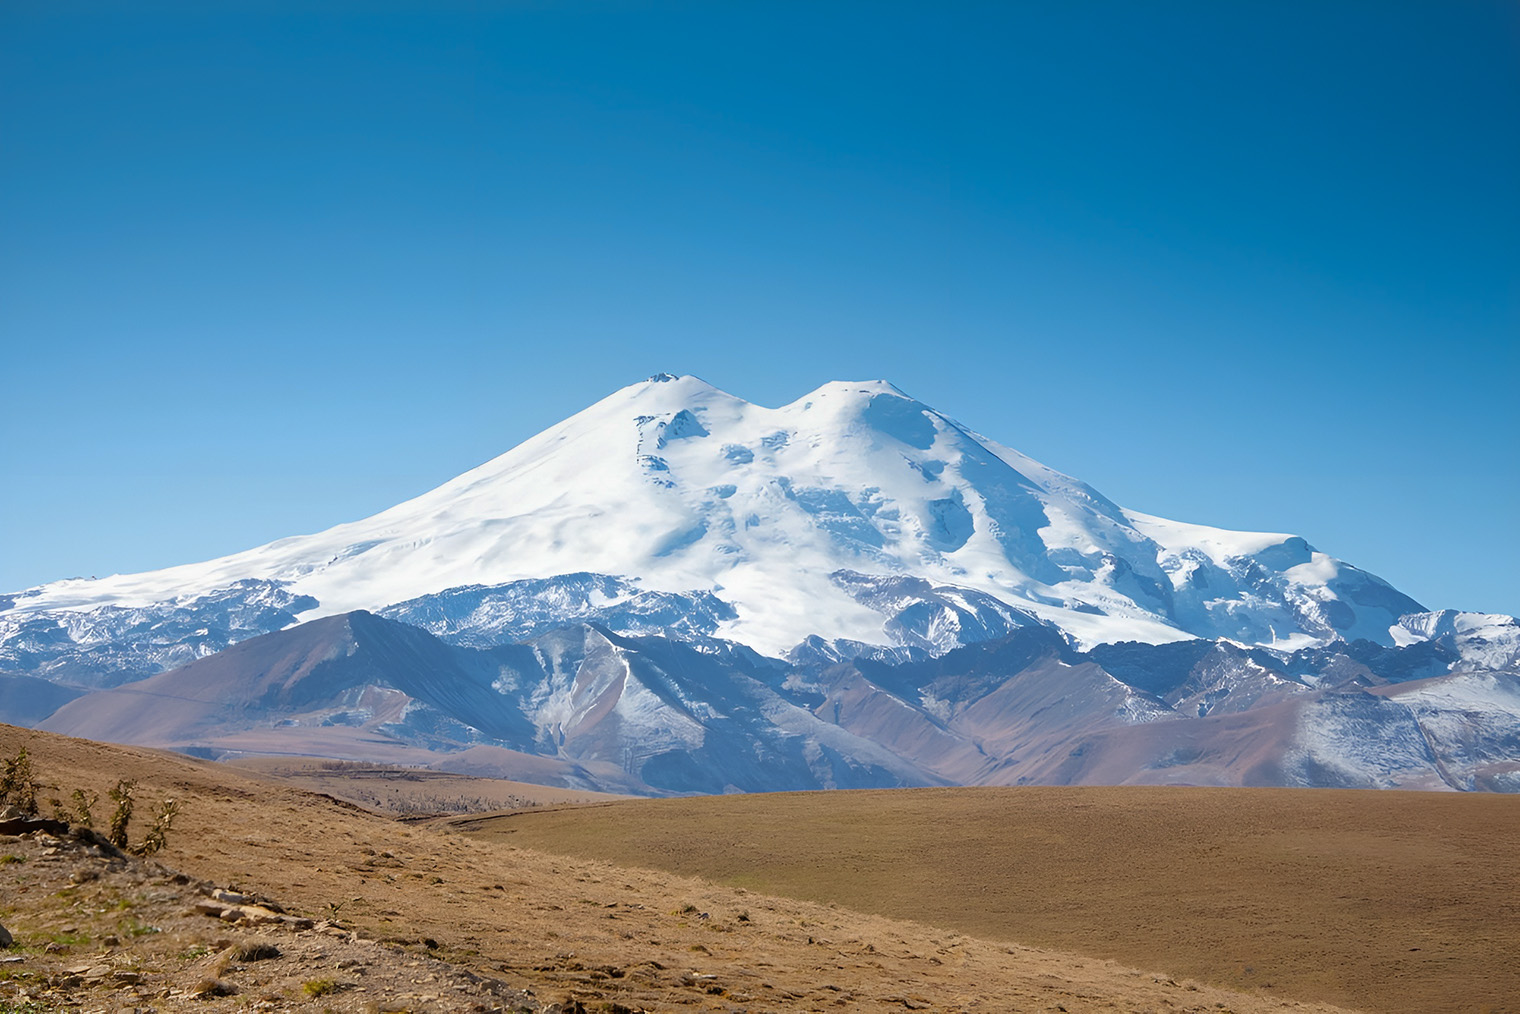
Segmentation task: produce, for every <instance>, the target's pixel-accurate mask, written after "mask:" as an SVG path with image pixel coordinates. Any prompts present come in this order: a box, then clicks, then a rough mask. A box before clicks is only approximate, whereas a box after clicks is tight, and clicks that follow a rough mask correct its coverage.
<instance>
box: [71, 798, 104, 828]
mask: <svg viewBox="0 0 1520 1014" xmlns="http://www.w3.org/2000/svg"><path fill="white" fill-rule="evenodd" d="M69 798H70V802H72V803H73V804H74V819H73V823H75V824H78V825H79V826H80V827H94V826H95V815H94V814H92V813H91V812H90V810H91V809H92V808H93V807H94V806H95V804H96V803H97V802H99V801H100V794H99V793H96V792H92V793H90V794H89V795H88V796H86V795H85V794H84V790H83V789H75V790H74V794H73V795H72V796H71V797H69Z"/></svg>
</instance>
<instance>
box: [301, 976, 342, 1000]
mask: <svg viewBox="0 0 1520 1014" xmlns="http://www.w3.org/2000/svg"><path fill="white" fill-rule="evenodd" d="M337 991H338V984H337V983H336V982H334V981H333V980H331V979H308V980H306V981H305V982H303V983H301V992H303V993H305V994H306V995H307V996H310V997H318V996H327V995H328V994H329V993H336V992H337Z"/></svg>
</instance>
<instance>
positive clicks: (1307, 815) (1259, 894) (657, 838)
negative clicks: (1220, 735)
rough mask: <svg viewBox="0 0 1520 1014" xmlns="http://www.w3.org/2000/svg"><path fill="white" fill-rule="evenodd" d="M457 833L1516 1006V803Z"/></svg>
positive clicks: (1089, 808) (680, 804)
mask: <svg viewBox="0 0 1520 1014" xmlns="http://www.w3.org/2000/svg"><path fill="white" fill-rule="evenodd" d="M455 826H456V827H460V828H461V829H464V830H467V831H469V832H470V833H471V834H472V835H474V836H477V837H481V838H484V839H486V840H497V841H504V842H510V843H512V844H516V845H519V846H522V847H526V848H532V849H536V850H542V851H546V852H554V853H561V854H566V855H574V856H582V857H588V858H596V859H601V860H604V861H607V862H612V863H616V864H620V865H627V866H633V867H644V868H651V869H658V870H666V871H670V872H674V873H680V874H684V875H690V876H698V877H703V878H708V879H710V880H713V881H716V882H718V883H722V884H729V885H734V886H738V887H742V888H746V889H748V890H753V891H758V892H766V893H770V894H778V895H785V896H788V897H792V898H798V899H805V900H809V901H815V902H821V903H834V904H837V905H839V906H844V907H848V908H849V909H852V910H856V911H860V912H869V913H877V914H881V915H885V916H890V917H893V918H899V919H911V920H915V921H918V922H923V923H928V924H931V925H934V926H940V927H945V928H947V929H953V930H957V931H960V932H963V933H966V934H970V935H972V936H975V937H978V938H984V939H991V940H1006V941H1018V942H1020V943H1023V944H1033V945H1037V946H1041V947H1052V948H1059V949H1062V950H1067V951H1074V952H1079V953H1082V954H1088V955H1092V956H1095V957H1099V958H1108V959H1113V960H1116V961H1120V962H1124V963H1126V964H1130V965H1135V966H1138V967H1144V968H1155V969H1160V970H1162V971H1164V972H1166V973H1167V974H1169V975H1172V976H1176V977H1183V976H1187V977H1191V978H1194V979H1197V980H1200V981H1204V982H1208V983H1213V984H1217V985H1222V986H1226V987H1229V988H1232V989H1237V990H1243V991H1247V992H1250V993H1254V994H1257V995H1261V994H1267V995H1276V996H1280V997H1283V998H1293V999H1299V1000H1323V1001H1328V1002H1332V1003H1337V1004H1342V1005H1347V1006H1353V1007H1362V1008H1366V1009H1369V1010H1376V1011H1388V1012H1398V1014H1431V1012H1453V1014H1455V1012H1470V1014H1479V1012H1485V1011H1487V1012H1491V1014H1500V1012H1505V1014H1514V1012H1520V1000H1517V998H1520V961H1517V958H1516V955H1520V799H1517V798H1512V797H1504V796H1492V795H1473V794H1455V793H1449V794H1448V793H1405V792H1338V791H1324V790H1304V791H1299V790H1273V789H1246V790H1236V789H1182V788H1079V789H1071V788H1017V789H922V790H919V789H915V790H901V791H878V792H839V793H787V794H775V795H755V796H726V797H706V798H693V799H680V800H641V801H633V802H619V803H608V804H600V805H595V806H582V807H573V808H561V809H547V810H546V809H539V810H534V811H531V812H524V813H522V814H517V815H508V816H499V817H488V818H479V819H470V818H461V819H460V820H458V821H456V822H455Z"/></svg>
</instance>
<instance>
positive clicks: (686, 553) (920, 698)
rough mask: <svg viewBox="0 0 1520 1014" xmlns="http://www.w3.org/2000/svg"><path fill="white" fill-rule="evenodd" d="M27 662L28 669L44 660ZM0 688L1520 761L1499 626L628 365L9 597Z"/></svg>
mask: <svg viewBox="0 0 1520 1014" xmlns="http://www.w3.org/2000/svg"><path fill="white" fill-rule="evenodd" d="M39 677H40V679H39ZM0 683H3V684H4V685H3V686H0V720H5V721H23V722H27V723H29V724H36V725H40V726H41V727H44V728H48V729H52V730H54V731H60V732H69V733H72V734H76V735H86V736H93V737H97V738H102V739H115V740H118V741H126V742H137V743H145V744H149V745H158V746H167V747H172V748H175V749H182V750H189V751H192V752H196V753H199V754H202V755H205V756H220V755H222V754H223V753H226V752H229V751H233V752H235V751H253V752H271V751H273V752H295V753H308V754H317V755H323V756H336V757H354V758H358V757H364V758H368V759H372V760H390V761H395V762H404V763H421V764H433V765H435V766H438V767H442V768H445V769H448V770H455V771H465V772H470V773H482V774H497V775H506V776H509V777H518V778H524V779H528V780H543V781H549V782H558V783H561V784H573V785H581V786H588V787H591V786H595V787H601V788H608V789H614V790H617V791H633V792H656V793H669V792H692V791H701V792H720V791H730V790H736V789H737V790H742V791H753V790H760V789H798V788H827V787H842V786H890V785H934V784H1016V783H1023V782H1048V783H1082V782H1103V783H1130V782H1151V783H1187V784H1262V785H1335V786H1358V787H1405V788H1455V789H1489V790H1498V791H1520V624H1517V621H1516V620H1515V619H1514V618H1513V617H1507V616H1492V615H1486V614H1477V613H1459V612H1452V611H1445V612H1427V611H1425V610H1424V608H1423V607H1422V606H1420V605H1419V604H1418V603H1416V602H1414V601H1413V600H1411V599H1410V598H1409V597H1408V596H1405V595H1403V594H1402V593H1400V592H1398V591H1396V590H1395V589H1394V588H1392V587H1390V586H1389V585H1388V584H1387V583H1385V582H1384V581H1382V580H1380V579H1379V578H1376V577H1374V576H1372V575H1370V574H1367V573H1365V572H1363V571H1360V570H1358V569H1356V568H1355V567H1352V566H1350V565H1348V564H1345V563H1342V562H1340V561H1338V560H1336V559H1334V558H1333V557H1330V556H1328V555H1326V554H1324V553H1322V552H1319V551H1318V550H1316V549H1314V548H1313V547H1312V546H1310V545H1308V544H1307V543H1306V542H1305V541H1304V540H1303V539H1301V538H1298V537H1296V536H1291V535H1282V534H1267V533H1250V532H1231V531H1224V530H1221V529H1216V528H1207V527H1204V526H1200V525H1193V524H1184V523H1181V522H1175V521H1167V520H1164V519H1161V518H1157V517H1153V516H1150V515H1147V514H1142V513H1139V512H1137V511H1132V510H1126V509H1124V508H1121V507H1119V506H1118V505H1116V504H1114V503H1113V502H1112V501H1110V500H1108V499H1107V498H1105V497H1104V496H1103V495H1102V494H1100V493H1099V492H1097V491H1096V490H1095V489H1093V488H1092V487H1090V486H1088V485H1086V484H1084V483H1082V482H1079V481H1078V480H1076V479H1073V478H1071V477H1069V476H1066V475H1062V474H1061V473H1059V472H1056V471H1053V470H1052V469H1049V468H1047V467H1045V466H1044V465H1041V464H1039V463H1038V462H1035V461H1033V460H1031V459H1029V458H1027V457H1025V456H1024V455H1022V454H1020V453H1018V452H1017V451H1014V450H1011V449H1009V448H1007V447H1004V446H1002V445H1000V444H997V443H994V442H993V441H991V440H988V439H987V438H985V437H982V436H980V435H978V434H976V433H974V432H972V431H971V430H969V429H967V428H966V427H964V426H962V425H960V424H959V423H957V422H955V421H954V420H953V419H951V418H949V417H947V416H945V415H942V414H940V413H939V412H936V411H934V410H933V409H931V408H929V407H927V406H925V405H923V404H921V403H919V402H917V401H914V400H913V399H912V398H910V397H908V396H907V395H906V394H904V393H902V392H901V391H899V390H898V389H897V388H895V387H892V386H891V385H890V384H886V383H882V382H871V383H833V384H826V385H824V386H823V387H821V388H819V389H818V390H816V391H814V392H812V393H811V394H809V395H807V396H805V397H803V398H802V399H800V400H798V401H796V402H793V403H792V404H789V405H784V406H782V407H780V408H774V409H772V408H764V407H760V406H756V405H751V404H749V403H747V402H744V401H742V400H740V399H738V398H735V397H733V396H732V395H729V394H725V393H724V392H722V391H719V390H717V389H716V388H713V387H711V386H709V385H707V384H705V383H703V382H702V381H700V380H697V379H695V378H691V377H671V376H667V375H660V376H657V377H654V378H651V379H650V380H649V381H646V382H645V383H642V384H635V385H633V386H632V387H628V388H625V389H623V390H621V391H619V392H617V393H615V394H613V395H612V396H610V397H608V398H606V399H604V400H603V401H601V402H598V403H597V404H595V405H593V406H591V407H590V408H588V409H586V410H585V411H584V412H581V413H579V414H578V415H575V416H573V417H571V418H570V419H567V420H565V421H564V422H562V423H560V424H559V425H557V426H554V427H552V428H550V429H548V430H546V431H544V432H543V433H541V434H539V435H538V436H536V437H534V438H532V439H531V440H528V441H526V442H525V443H523V444H521V445H519V446H517V447H515V448H513V449H512V450H510V451H508V452H507V453H505V454H503V455H502V456H500V457H498V458H496V459H494V460H492V461H489V462H487V463H486V464H484V465H481V466H480V467H479V468H476V469H473V470H472V471H469V472H467V473H465V474H464V475H461V476H459V477H458V478H456V479H454V480H453V481H451V482H448V483H445V484H444V485H443V486H440V487H439V488H437V489H435V490H432V491H431V492H428V493H425V494H423V495H422V496H420V497H417V498H416V499H414V500H410V501H407V502H406V503H403V504H400V505H398V506H396V507H393V508H391V509H390V510H387V511H384V512H382V513H380V514H377V515H375V516H374V517H371V518H366V519H364V520H361V521H356V522H353V523H351V524H345V525H339V526H338V527H336V528H332V529H330V530H328V531H325V532H321V533H318V534H315V535H306V536H299V537H295V538H289V539H282V540H280V541H278V542H273V543H270V544H269V545H267V546H262V547H259V548H257V549H252V550H249V551H247V552H244V553H239V554H236V555H234V556H229V557H224V558H222V559H219V560H213V561H210V562H208V563H202V564H192V565H187V566H182V567H175V568H171V569H168V570H162V571H155V572H152V573H146V574H134V575H118V576H115V577H109V578H105V579H103V580H89V581H84V580H71V581H59V582H54V583H52V584H48V585H43V586H41V587H38V588H32V589H28V590H26V591H22V592H18V593H15V594H12V595H3V596H0Z"/></svg>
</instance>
